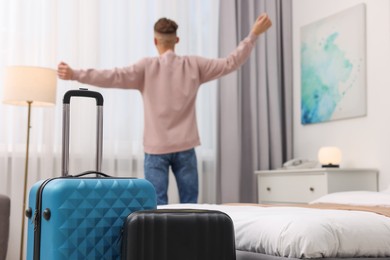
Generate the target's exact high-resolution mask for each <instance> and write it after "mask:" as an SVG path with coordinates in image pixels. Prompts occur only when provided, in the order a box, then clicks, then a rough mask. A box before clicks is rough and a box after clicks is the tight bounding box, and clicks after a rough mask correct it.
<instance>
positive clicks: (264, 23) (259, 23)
mask: <svg viewBox="0 0 390 260" xmlns="http://www.w3.org/2000/svg"><path fill="white" fill-rule="evenodd" d="M271 25H272V22H271V20H270V19H269V16H268V15H267V14H261V15H260V16H259V17H258V18H257V20H256V22H255V24H254V25H253V26H252V33H253V34H254V35H257V36H259V35H260V34H262V33H263V32H265V31H267V30H268V28H270V27H271Z"/></svg>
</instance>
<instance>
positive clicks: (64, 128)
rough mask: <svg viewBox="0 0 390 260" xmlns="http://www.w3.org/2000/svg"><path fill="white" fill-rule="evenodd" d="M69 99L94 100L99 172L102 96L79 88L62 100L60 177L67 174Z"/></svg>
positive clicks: (96, 168)
mask: <svg viewBox="0 0 390 260" xmlns="http://www.w3.org/2000/svg"><path fill="white" fill-rule="evenodd" d="M71 97H89V98H95V99H96V105H97V119H96V131H97V132H96V166H95V170H96V171H97V172H100V171H101V168H102V167H101V165H102V163H101V162H102V154H103V96H102V94H100V93H99V92H96V91H90V90H88V89H83V88H80V89H79V90H69V91H67V92H66V93H65V95H64V99H63V103H64V104H63V114H62V170H61V171H62V172H61V175H62V176H67V175H68V174H69V125H70V99H71Z"/></svg>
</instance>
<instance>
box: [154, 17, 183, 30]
mask: <svg viewBox="0 0 390 260" xmlns="http://www.w3.org/2000/svg"><path fill="white" fill-rule="evenodd" d="M178 27H179V26H178V25H177V23H175V21H172V20H170V19H168V18H165V17H164V18H160V19H159V20H158V21H157V22H156V23H155V24H154V31H155V32H157V33H162V34H176V30H177V28H178Z"/></svg>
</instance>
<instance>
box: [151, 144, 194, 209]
mask: <svg viewBox="0 0 390 260" xmlns="http://www.w3.org/2000/svg"><path fill="white" fill-rule="evenodd" d="M169 166H170V167H171V169H172V172H173V174H174V175H175V178H176V183H177V187H178V190H179V196H180V203H197V201H198V165H197V160H196V154H195V149H194V148H192V149H190V150H187V151H182V152H175V153H168V154H147V153H145V162H144V170H145V178H146V179H147V180H148V181H150V182H151V183H152V184H153V185H154V188H155V189H156V194H157V204H158V205H164V204H168V195H167V190H168V182H169Z"/></svg>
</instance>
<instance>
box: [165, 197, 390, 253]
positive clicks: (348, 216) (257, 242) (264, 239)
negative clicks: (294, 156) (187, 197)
mask: <svg viewBox="0 0 390 260" xmlns="http://www.w3.org/2000/svg"><path fill="white" fill-rule="evenodd" d="M159 208H195V209H212V210H220V211H222V212H225V213H227V214H228V215H229V216H230V217H231V218H232V220H233V223H234V228H235V235H236V249H238V250H243V251H252V252H258V253H263V254H268V255H275V256H283V257H293V258H303V257H304V258H317V257H363V256H364V257H386V256H387V257H388V256H390V218H389V217H386V216H383V215H379V214H376V213H371V212H363V211H347V210H327V209H326V210H325V209H311V208H297V207H258V206H231V205H230V206H229V205H213V204H171V205H165V206H159Z"/></svg>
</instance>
